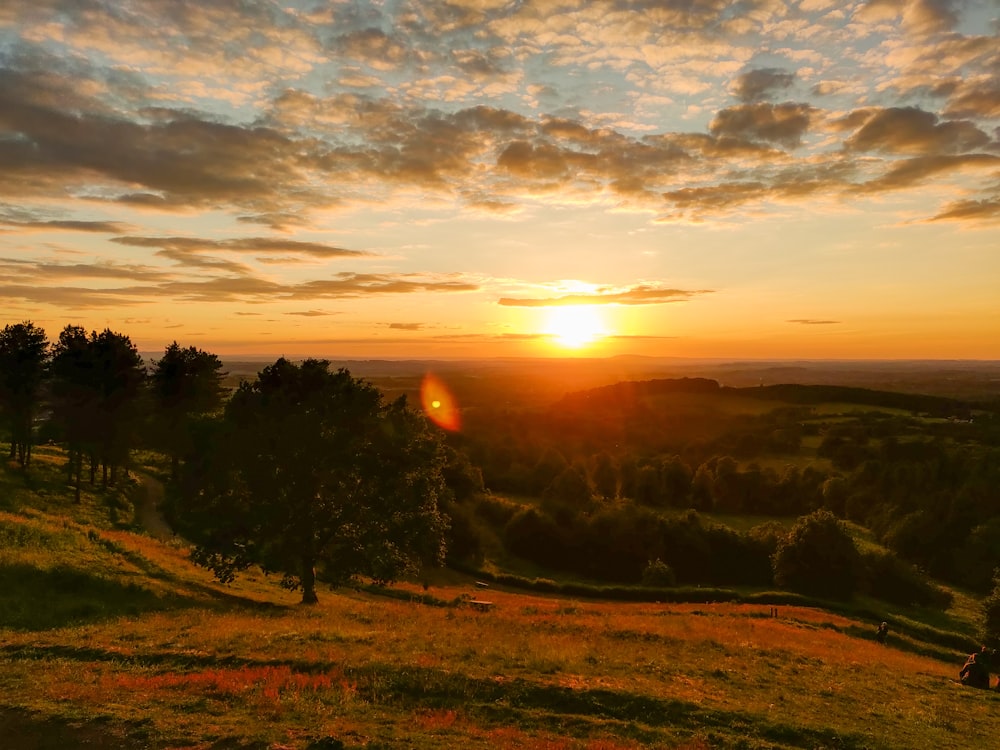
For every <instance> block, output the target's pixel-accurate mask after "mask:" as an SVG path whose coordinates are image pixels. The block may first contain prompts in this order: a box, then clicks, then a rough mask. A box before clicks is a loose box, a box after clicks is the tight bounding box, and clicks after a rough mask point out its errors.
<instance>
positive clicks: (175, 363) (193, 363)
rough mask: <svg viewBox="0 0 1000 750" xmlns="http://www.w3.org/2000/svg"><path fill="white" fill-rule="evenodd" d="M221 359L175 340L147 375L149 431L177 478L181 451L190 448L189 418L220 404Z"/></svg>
mask: <svg viewBox="0 0 1000 750" xmlns="http://www.w3.org/2000/svg"><path fill="white" fill-rule="evenodd" d="M221 370H222V363H221V362H220V361H219V358H218V357H217V356H216V355H214V354H209V353H208V352H204V351H202V350H201V349H198V348H196V347H193V346H189V347H187V348H186V349H185V348H181V347H180V346H179V345H178V343H177V342H176V341H174V342H173V343H172V344H170V346H168V347H167V348H166V350H165V351H164V352H163V357H162V359H159V360H158V361H156V362H155V363H154V365H153V371H152V373H151V375H150V379H151V384H152V396H153V404H154V407H155V420H156V422H155V424H154V428H153V432H154V434H155V435H156V437H157V438H158V442H160V443H161V444H162V445H163V447H164V449H165V450H166V451H167V453H169V455H170V459H171V467H170V468H171V478H172V479H174V480H176V479H177V468H178V465H179V464H180V457H181V455H182V454H183V453H184V452H186V451H187V450H189V449H190V445H191V422H192V420H193V419H195V418H196V417H198V416H199V415H202V414H207V413H210V412H213V411H215V410H217V409H218V408H219V407H221V406H222V402H223V395H224V391H223V388H222V377H223V373H222V372H221Z"/></svg>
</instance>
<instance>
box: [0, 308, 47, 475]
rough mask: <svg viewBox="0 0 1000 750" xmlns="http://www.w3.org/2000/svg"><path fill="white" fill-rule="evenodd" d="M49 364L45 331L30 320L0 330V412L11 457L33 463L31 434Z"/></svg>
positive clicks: (24, 466)
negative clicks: (4, 422)
mask: <svg viewBox="0 0 1000 750" xmlns="http://www.w3.org/2000/svg"><path fill="white" fill-rule="evenodd" d="M48 363H49V342H48V340H47V339H46V337H45V331H44V330H42V329H41V328H39V327H38V326H36V325H35V324H34V323H31V322H23V323H15V324H12V325H7V326H4V328H3V330H2V331H0V414H2V415H3V416H4V417H5V419H6V420H7V422H8V423H9V425H10V435H11V440H10V457H11V459H14V458H17V459H18V461H19V463H20V465H21V466H22V467H23V468H27V467H28V465H29V464H30V463H31V434H32V429H33V423H34V419H35V415H36V414H37V413H38V408H39V404H40V401H41V391H42V385H43V383H44V382H45V377H46V370H47V368H48Z"/></svg>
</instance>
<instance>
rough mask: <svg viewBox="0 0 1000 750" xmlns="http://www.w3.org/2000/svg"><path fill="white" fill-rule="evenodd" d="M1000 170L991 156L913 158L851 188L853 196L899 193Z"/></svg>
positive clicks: (902, 160)
mask: <svg viewBox="0 0 1000 750" xmlns="http://www.w3.org/2000/svg"><path fill="white" fill-rule="evenodd" d="M998 167H1000V156H994V155H992V154H966V155H959V156H951V155H943V156H915V157H913V158H912V159H901V160H899V161H896V162H894V163H893V164H892V165H891V167H890V168H889V169H888V170H887V171H886V172H885V173H883V174H882V175H880V176H879V177H878V178H876V179H872V180H869V181H867V182H865V183H862V184H860V185H857V186H856V187H854V188H852V192H858V193H871V192H882V191H887V190H902V189H905V188H912V187H914V186H918V185H923V184H927V183H928V182H929V181H930V180H931V179H933V178H936V177H939V176H940V177H948V176H950V175H960V174H963V173H968V174H975V173H977V172H985V173H986V174H990V173H992V172H993V171H994V170H996V169H997V168H998Z"/></svg>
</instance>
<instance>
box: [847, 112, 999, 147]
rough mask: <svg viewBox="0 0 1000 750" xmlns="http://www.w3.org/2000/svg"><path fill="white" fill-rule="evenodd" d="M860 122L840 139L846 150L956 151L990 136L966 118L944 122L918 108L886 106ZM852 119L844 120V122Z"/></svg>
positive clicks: (983, 143)
mask: <svg viewBox="0 0 1000 750" xmlns="http://www.w3.org/2000/svg"><path fill="white" fill-rule="evenodd" d="M864 115H867V117H865V121H864V124H863V125H862V126H861V127H860V128H859V129H858V130H857V132H855V133H854V134H853V135H851V136H850V137H849V138H847V140H845V141H844V147H845V148H846V149H847V150H848V151H881V152H884V153H891V154H960V153H964V152H967V151H973V150H976V149H978V148H982V147H984V146H986V145H988V144H989V143H990V137H989V136H988V135H986V133H984V132H983V131H982V130H980V129H979V128H978V127H976V126H975V125H974V124H972V123H971V122H969V121H967V120H957V121H950V120H949V121H944V122H941V121H940V118H938V116H937V115H936V114H934V113H933V112H926V111H924V110H922V109H920V108H918V107H889V108H887V109H880V110H875V111H872V112H870V113H867V112H864V113H861V112H859V113H856V114H855V115H854V116H853V117H854V118H857V117H859V116H861V117H864ZM853 121H854V120H852V119H848V121H847V122H853ZM845 124H846V122H845Z"/></svg>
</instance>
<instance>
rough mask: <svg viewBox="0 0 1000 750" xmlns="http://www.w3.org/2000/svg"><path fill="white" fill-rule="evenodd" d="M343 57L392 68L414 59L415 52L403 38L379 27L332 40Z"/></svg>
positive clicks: (383, 67)
mask: <svg viewBox="0 0 1000 750" xmlns="http://www.w3.org/2000/svg"><path fill="white" fill-rule="evenodd" d="M334 47H335V48H336V50H337V51H338V52H339V53H340V54H342V55H344V56H345V57H349V58H352V59H354V60H359V61H361V62H364V63H365V64H366V65H369V66H371V67H372V68H375V69H376V70H383V71H386V70H392V69H394V68H397V67H399V66H400V65H403V64H406V63H407V62H409V61H411V60H413V59H415V53H414V51H413V50H411V49H410V47H409V45H408V44H407V43H406V42H405V41H404V39H403V38H401V37H398V36H396V35H389V34H386V33H385V32H384V31H382V30H381V29H377V28H367V29H361V30H359V31H352V32H350V33H348V34H343V35H341V36H340V37H338V38H337V39H336V41H335V42H334Z"/></svg>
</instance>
